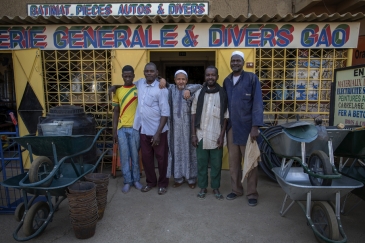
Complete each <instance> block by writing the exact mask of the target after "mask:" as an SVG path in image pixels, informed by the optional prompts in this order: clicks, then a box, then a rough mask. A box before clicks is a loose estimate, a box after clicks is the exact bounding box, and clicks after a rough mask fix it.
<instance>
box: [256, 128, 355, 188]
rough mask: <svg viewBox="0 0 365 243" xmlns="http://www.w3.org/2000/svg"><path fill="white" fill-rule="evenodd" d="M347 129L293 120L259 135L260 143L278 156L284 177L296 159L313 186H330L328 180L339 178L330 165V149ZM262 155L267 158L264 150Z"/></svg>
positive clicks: (331, 159) (332, 160)
mask: <svg viewBox="0 0 365 243" xmlns="http://www.w3.org/2000/svg"><path fill="white" fill-rule="evenodd" d="M348 132H349V130H342V129H336V128H325V127H322V126H314V125H313V124H310V123H308V122H303V121H297V122H291V123H286V124H282V125H280V126H279V127H278V131H277V132H276V133H275V134H272V135H271V136H270V137H266V136H265V135H264V134H262V133H261V136H262V138H263V139H264V141H263V143H267V145H268V146H269V147H270V148H271V150H272V151H273V153H274V154H275V155H276V156H277V157H278V158H280V159H281V165H280V171H281V175H282V177H283V178H284V179H285V177H286V176H287V174H288V172H289V170H290V168H291V167H292V165H293V163H294V161H296V162H298V163H299V164H300V165H301V166H302V168H303V170H304V172H305V173H307V174H308V175H309V179H310V182H311V183H312V185H313V186H330V185H331V183H332V179H338V178H340V177H341V174H340V173H339V172H338V171H337V168H336V167H335V164H334V157H333V150H334V149H336V148H337V146H338V145H339V144H340V143H341V141H342V140H343V139H344V137H345V136H346V134H347V133H348ZM263 156H265V158H264V159H265V160H270V158H269V157H268V155H267V154H266V153H263ZM273 167H275V166H272V167H271V168H273Z"/></svg>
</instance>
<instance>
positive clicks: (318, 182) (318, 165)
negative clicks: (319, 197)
mask: <svg viewBox="0 0 365 243" xmlns="http://www.w3.org/2000/svg"><path fill="white" fill-rule="evenodd" d="M308 167H309V169H310V170H311V171H312V172H313V173H315V174H317V175H331V174H332V165H331V162H330V159H329V158H328V156H327V154H326V153H325V152H323V151H320V150H316V151H314V152H313V153H312V154H311V155H310V157H309V160H308ZM309 181H310V183H311V184H312V186H330V185H331V184H332V179H323V178H317V177H314V176H310V175H309Z"/></svg>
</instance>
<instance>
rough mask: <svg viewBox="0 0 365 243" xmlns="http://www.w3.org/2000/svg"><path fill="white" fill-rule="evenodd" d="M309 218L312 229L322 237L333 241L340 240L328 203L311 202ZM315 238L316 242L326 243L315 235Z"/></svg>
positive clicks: (333, 215) (334, 218)
mask: <svg viewBox="0 0 365 243" xmlns="http://www.w3.org/2000/svg"><path fill="white" fill-rule="evenodd" d="M310 216H311V218H312V221H313V224H314V227H315V228H316V229H317V230H318V232H319V233H320V234H321V235H322V236H324V237H326V238H327V239H330V240H333V241H337V240H339V239H340V231H339V229H338V223H337V220H336V215H335V213H334V211H333V209H332V207H331V205H330V204H329V203H327V202H324V201H316V202H313V205H312V209H311V214H310ZM315 237H316V239H317V241H318V242H326V241H323V240H322V239H321V238H319V237H318V236H317V235H315ZM327 242H328V241H327Z"/></svg>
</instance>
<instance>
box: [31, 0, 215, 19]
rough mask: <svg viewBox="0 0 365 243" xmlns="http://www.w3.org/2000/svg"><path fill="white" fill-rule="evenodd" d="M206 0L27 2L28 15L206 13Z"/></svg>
mask: <svg viewBox="0 0 365 243" xmlns="http://www.w3.org/2000/svg"><path fill="white" fill-rule="evenodd" d="M208 8H209V4H208V2H196V3H120V4H117V3H93V4H81V3H78V4H62V3H60V4H28V15H29V16H79V17H82V16H104V17H105V16H110V15H113V16H133V15H136V16H144V15H148V16H149V15H206V14H209V12H208Z"/></svg>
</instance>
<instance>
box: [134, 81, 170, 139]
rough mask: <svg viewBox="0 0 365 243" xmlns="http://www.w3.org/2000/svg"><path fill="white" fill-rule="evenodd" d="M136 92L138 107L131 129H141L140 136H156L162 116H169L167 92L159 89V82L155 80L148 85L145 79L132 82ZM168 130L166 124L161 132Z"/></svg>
mask: <svg viewBox="0 0 365 243" xmlns="http://www.w3.org/2000/svg"><path fill="white" fill-rule="evenodd" d="M134 84H135V85H136V87H137V90H138V106H137V112H136V116H135V118H134V124H133V128H134V129H136V130H139V129H141V134H145V135H147V136H153V135H155V134H156V132H157V129H158V126H159V125H160V120H161V117H162V116H166V117H169V116H170V107H169V103H168V90H167V89H166V88H164V89H160V88H159V82H158V81H157V80H155V81H154V82H153V83H152V84H148V83H147V81H146V79H144V78H141V79H139V80H137V81H136V82H134ZM167 130H168V127H167V123H166V124H165V126H164V127H163V129H162V132H166V131H167Z"/></svg>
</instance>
